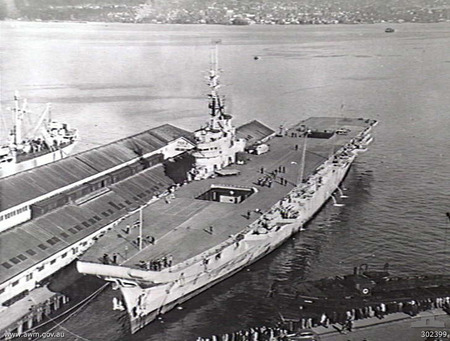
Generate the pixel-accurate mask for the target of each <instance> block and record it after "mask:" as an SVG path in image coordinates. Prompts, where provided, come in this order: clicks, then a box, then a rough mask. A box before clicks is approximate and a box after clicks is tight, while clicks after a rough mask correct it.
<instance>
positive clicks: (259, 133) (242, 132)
mask: <svg viewBox="0 0 450 341" xmlns="http://www.w3.org/2000/svg"><path fill="white" fill-rule="evenodd" d="M274 132H275V131H274V130H272V129H271V128H269V127H268V126H266V125H264V124H262V123H261V122H259V121H257V120H254V121H251V122H249V123H246V124H244V125H242V126H240V127H239V128H237V129H236V135H237V137H238V138H241V139H245V140H246V141H247V146H251V145H252V144H254V143H256V142H258V141H259V140H262V139H264V138H265V137H267V136H269V135H271V134H273V133H274Z"/></svg>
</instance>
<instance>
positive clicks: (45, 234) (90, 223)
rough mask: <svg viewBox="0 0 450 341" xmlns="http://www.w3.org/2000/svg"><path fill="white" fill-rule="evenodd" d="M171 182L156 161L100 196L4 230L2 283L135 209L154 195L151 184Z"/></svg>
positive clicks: (167, 184) (165, 185)
mask: <svg viewBox="0 0 450 341" xmlns="http://www.w3.org/2000/svg"><path fill="white" fill-rule="evenodd" d="M160 184H163V186H161V185H160ZM172 184H173V181H172V180H171V179H170V178H168V177H167V176H165V175H164V168H163V166H162V165H157V166H156V167H153V168H151V169H147V170H145V171H143V172H141V173H139V174H136V175H134V176H132V177H130V178H128V179H125V180H123V181H121V182H119V183H117V184H114V185H112V186H110V187H109V189H110V191H108V192H106V193H104V194H102V195H101V196H99V197H96V198H94V199H92V200H89V201H87V202H85V203H82V204H80V205H75V204H71V205H66V206H64V207H62V208H59V209H57V210H55V211H52V212H50V213H49V214H46V215H44V216H42V217H39V218H37V219H35V220H33V221H30V222H28V223H25V224H22V225H19V226H17V227H15V228H13V229H9V230H6V231H4V232H2V234H1V247H0V260H1V261H0V283H2V282H4V281H6V280H8V279H9V278H11V277H13V276H15V275H17V274H19V273H21V272H22V271H24V270H26V269H28V268H29V267H31V266H33V265H35V264H36V263H38V262H41V261H43V260H45V259H46V258H48V257H50V256H51V255H53V254H55V253H57V252H59V251H61V250H63V249H64V248H66V247H69V246H70V245H72V244H74V243H75V242H77V241H79V240H81V239H83V238H85V237H87V236H88V235H90V234H92V233H93V232H95V231H97V230H99V229H100V228H102V227H104V226H106V225H108V224H109V223H111V222H113V221H115V220H117V219H118V218H120V217H122V216H123V215H125V214H126V212H127V211H129V210H130V209H136V208H137V207H139V205H142V204H143V203H144V202H147V201H148V200H149V199H150V198H151V197H152V196H153V194H154V190H152V189H151V187H153V186H159V192H162V191H163V190H165V189H167V188H168V187H169V186H170V185H172ZM144 194H145V195H144ZM138 196H140V197H138ZM47 266H48V265H47Z"/></svg>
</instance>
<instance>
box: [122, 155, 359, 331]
mask: <svg viewBox="0 0 450 341" xmlns="http://www.w3.org/2000/svg"><path fill="white" fill-rule="evenodd" d="M356 154H357V151H356V150H355V151H353V152H352V153H351V155H350V156H349V157H348V158H346V159H345V160H344V161H342V160H341V161H342V162H339V163H338V164H334V163H333V162H332V161H331V160H328V161H327V162H326V163H325V164H324V165H323V167H322V169H321V170H319V171H318V172H317V173H316V174H315V175H314V176H313V179H310V181H311V183H312V184H313V187H314V188H313V189H314V191H313V193H312V194H311V192H310V193H308V194H309V196H306V198H305V197H300V198H299V197H298V196H297V193H298V188H294V189H293V190H292V191H291V192H290V193H289V195H288V197H290V198H291V199H290V200H289V204H288V205H289V206H290V207H292V208H293V209H297V210H298V211H299V212H300V214H299V215H298V217H297V218H296V219H279V218H277V217H275V216H274V217H273V221H276V222H277V224H276V226H277V228H274V229H272V230H271V231H270V232H269V233H267V234H262V235H255V234H252V233H250V232H245V231H249V229H244V228H243V233H244V238H243V239H241V240H239V241H233V240H232V241H231V242H229V243H228V244H229V245H226V246H225V247H223V248H221V251H220V258H214V257H211V258H210V261H209V262H208V264H206V265H205V262H204V258H202V256H201V255H199V256H197V257H195V258H194V259H191V260H188V261H186V263H188V264H187V265H186V267H185V268H183V269H182V270H177V269H174V270H173V272H174V273H173V275H175V276H178V277H177V279H175V280H173V281H170V282H167V283H163V284H158V285H155V286H151V287H150V288H143V286H141V285H137V286H134V287H132V286H130V285H125V286H124V285H120V284H121V283H120V282H117V283H118V284H119V285H120V289H121V291H122V294H123V296H124V298H125V302H126V305H127V309H128V313H129V315H130V322H131V332H132V333H135V332H137V331H138V330H139V329H141V328H142V327H144V326H145V325H146V324H148V323H150V322H151V321H153V320H154V319H155V318H157V316H158V315H160V314H164V313H166V312H168V311H169V310H171V309H173V308H174V307H175V306H177V305H178V304H180V303H182V302H184V301H186V300H188V299H190V298H192V297H193V296H195V295H197V294H199V293H201V292H203V291H205V290H207V289H208V288H210V287H211V286H213V285H214V284H216V283H218V282H220V281H222V280H224V279H225V278H227V277H230V276H232V275H233V274H235V273H236V272H238V271H240V270H242V269H243V268H245V267H247V266H249V265H250V264H252V263H254V262H255V261H256V260H258V259H260V258H262V257H264V256H266V255H267V254H269V253H270V252H272V251H273V250H275V249H276V248H277V247H279V246H280V245H281V244H282V243H283V242H285V241H286V240H287V239H289V237H290V236H292V235H293V234H295V233H297V232H298V231H299V230H300V229H301V228H302V227H303V226H304V224H305V223H306V222H307V221H309V220H310V219H311V218H312V217H313V216H314V214H316V213H317V212H318V210H319V209H320V208H321V207H322V206H323V205H324V204H325V202H326V201H327V200H328V199H330V197H331V195H332V194H333V192H335V191H336V190H337V188H338V186H339V184H340V183H341V182H342V180H343V179H344V177H345V175H346V174H347V172H348V170H349V167H350V165H351V163H352V162H353V160H354V158H355V157H356ZM320 168H321V167H319V169H320ZM319 178H320V181H319V180H318V179H319ZM318 183H319V185H317V184H318ZM296 191H297V192H296ZM281 201H282V202H283V203H282V204H284V205H286V202H287V201H286V197H285V198H284V199H282V200H281ZM279 206H280V202H278V203H277V204H275V205H274V207H272V209H271V210H269V212H271V211H274V212H275V213H276V209H275V208H276V207H279ZM275 215H276V214H275ZM218 247H219V246H217V247H215V248H214V249H216V250H217V248H218ZM210 251H212V252H214V251H215V250H213V249H211V250H210Z"/></svg>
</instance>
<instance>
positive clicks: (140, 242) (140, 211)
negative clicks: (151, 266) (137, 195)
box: [139, 206, 143, 250]
mask: <svg viewBox="0 0 450 341" xmlns="http://www.w3.org/2000/svg"><path fill="white" fill-rule="evenodd" d="M142 225H143V221H142V206H141V207H140V209H139V250H142Z"/></svg>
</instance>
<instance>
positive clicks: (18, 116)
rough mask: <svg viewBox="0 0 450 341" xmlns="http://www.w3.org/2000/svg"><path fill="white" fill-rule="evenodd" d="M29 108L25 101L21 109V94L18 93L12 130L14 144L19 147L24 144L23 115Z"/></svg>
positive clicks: (16, 94)
mask: <svg viewBox="0 0 450 341" xmlns="http://www.w3.org/2000/svg"><path fill="white" fill-rule="evenodd" d="M26 107H27V101H26V100H24V101H23V106H22V109H20V107H19V93H18V92H17V91H16V92H15V93H14V109H13V110H12V111H13V122H14V126H13V130H12V143H13V144H15V145H16V146H18V145H19V144H20V143H22V121H23V114H24V113H25V110H26Z"/></svg>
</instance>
